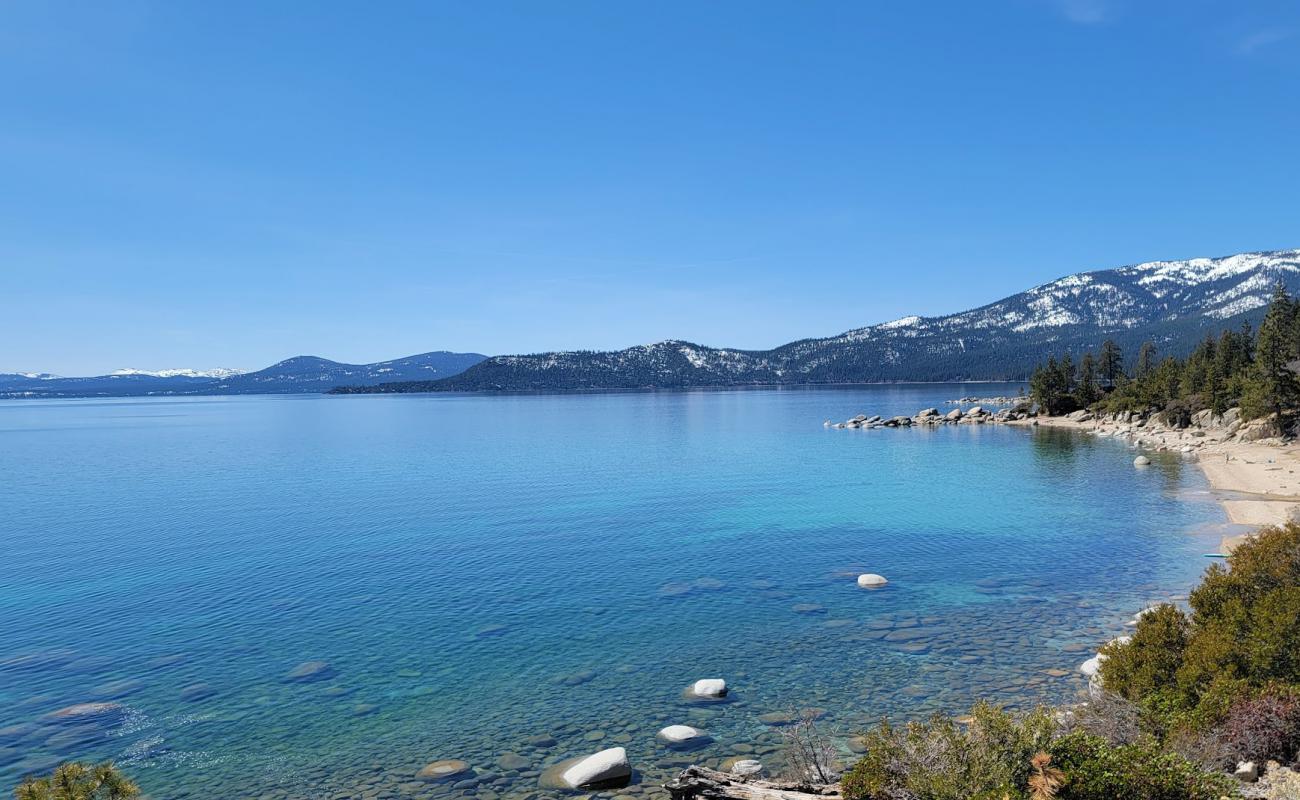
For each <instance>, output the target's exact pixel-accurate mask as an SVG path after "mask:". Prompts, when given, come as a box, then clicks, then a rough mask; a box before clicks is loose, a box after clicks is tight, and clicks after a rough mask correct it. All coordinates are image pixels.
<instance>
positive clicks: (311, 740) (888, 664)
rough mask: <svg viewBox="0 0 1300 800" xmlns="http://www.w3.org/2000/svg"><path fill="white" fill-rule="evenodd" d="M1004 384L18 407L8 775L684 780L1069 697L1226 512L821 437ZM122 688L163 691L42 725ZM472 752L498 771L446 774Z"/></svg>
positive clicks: (1144, 475) (119, 695)
mask: <svg viewBox="0 0 1300 800" xmlns="http://www.w3.org/2000/svg"><path fill="white" fill-rule="evenodd" d="M985 388H986V387H985ZM1003 389H1004V387H997V389H996V391H995V393H1002V392H1003ZM980 392H981V387H971V386H961V385H952V386H935V385H931V386H891V387H858V388H853V389H823V390H786V391H734V392H692V393H644V394H638V393H632V394H605V395H579V396H559V397H556V396H549V397H548V396H506V397H477V396H442V397H338V398H326V397H261V398H258V397H249V398H222V399H148V400H120V401H66V402H64V401H32V402H7V403H0V469H2V470H3V475H4V480H3V481H2V482H0V509H3V517H2V518H0V543H2V544H3V547H4V557H3V559H0V577H2V578H3V582H2V584H0V662H4V663H5V666H2V667H0V789H5V790H6V791H7V788H8V786H9V785H11V784H13V783H15V782H16V781H17V778H18V776H19V775H20V774H21V773H23V772H26V771H28V770H44V769H47V768H49V767H50V766H51V765H53V764H55V763H57V761H58V760H59V759H60V758H69V757H77V758H83V759H85V758H115V759H116V760H118V761H119V763H121V764H123V765H124V766H125V767H126V768H127V770H128V771H129V772H130V773H131V774H132V775H133V776H135V777H137V778H138V779H139V781H140V782H141V783H142V784H143V785H144V787H145V788H146V789H147V790H148V791H149V792H150V793H151V794H152V795H153V796H154V797H167V798H187V797H191V798H210V797H214V796H229V797H236V796H237V797H267V798H308V797H310V798H320V797H331V796H337V797H354V796H356V797H370V798H380V797H454V796H458V795H465V796H476V797H481V798H486V799H487V800H491V798H493V797H496V796H500V797H519V798H523V797H527V796H529V795H532V794H535V793H537V792H538V791H539V790H538V787H537V776H538V773H539V772H540V771H541V770H542V769H543V768H544V767H546V766H548V765H551V764H553V763H555V762H557V761H560V760H562V759H564V758H568V757H571V756H575V755H580V754H584V753H588V752H592V751H594V750H597V749H601V748H603V747H610V746H614V745H616V744H617V745H623V746H626V747H627V749H628V752H629V756H630V758H631V759H632V761H633V765H634V766H635V767H636V768H637V769H638V770H639V771H640V772H641V782H640V783H639V784H638V785H636V786H633V787H630V789H629V790H624V791H623V792H621V793H623V794H629V793H630V794H634V795H635V794H654V793H655V791H656V790H655V787H656V786H657V785H658V784H659V783H661V782H662V781H663V780H664V779H665V778H666V777H667V776H668V775H669V774H670V773H671V771H672V770H674V769H676V768H678V767H680V766H682V765H684V764H686V763H689V762H692V761H703V762H706V763H711V764H716V763H717V762H718V761H720V760H722V759H723V758H726V757H729V756H735V755H741V754H757V755H758V757H760V758H761V759H763V760H764V761H765V762H766V763H768V764H769V765H773V764H778V762H779V753H778V752H777V743H778V740H779V733H778V732H777V731H776V730H775V729H774V728H772V727H769V726H768V725H766V724H764V722H763V721H761V720H760V716H762V715H764V714H769V713H771V712H783V711H788V710H790V709H794V708H798V707H816V708H821V709H824V710H825V711H826V716H825V718H824V721H823V725H824V726H826V727H827V728H829V729H831V730H833V731H835V732H837V734H839V735H840V736H841V738H843V737H847V736H848V735H849V734H851V733H855V732H858V731H860V730H862V729H863V728H864V727H865V726H866V725H868V724H870V723H871V722H872V721H873V720H875V719H877V718H878V717H879V716H880V715H881V714H885V713H890V714H894V715H902V716H909V717H915V716H922V715H926V714H929V713H932V712H944V713H960V712H961V711H963V710H964V709H965V708H966V707H967V706H969V704H970V703H971V702H972V700H973V699H974V698H976V697H979V696H987V695H993V696H995V697H997V698H1000V699H1002V700H1003V701H1005V702H1008V703H1010V704H1013V705H1018V706H1028V705H1031V704H1033V703H1035V702H1038V701H1062V700H1067V699H1069V698H1071V697H1073V696H1074V695H1075V693H1076V692H1077V691H1078V690H1079V689H1080V688H1081V686H1082V684H1081V679H1080V678H1079V677H1077V673H1076V672H1075V667H1076V666H1077V664H1078V663H1079V662H1080V661H1082V660H1083V659H1084V658H1086V657H1087V656H1088V655H1090V653H1091V651H1092V649H1093V648H1095V646H1096V645H1097V644H1099V643H1100V642H1102V641H1105V640H1106V639H1107V638H1109V637H1111V636H1113V635H1115V634H1116V633H1118V632H1119V631H1120V630H1121V627H1122V623H1123V620H1124V619H1126V618H1127V617H1128V616H1130V615H1131V614H1132V612H1133V611H1134V610H1135V608H1137V607H1139V606H1141V605H1142V604H1144V603H1146V602H1149V601H1151V600H1157V599H1162V598H1167V597H1169V596H1171V595H1177V594H1179V593H1182V592H1184V591H1186V589H1187V587H1188V586H1189V585H1190V584H1191V583H1192V582H1193V581H1194V579H1195V577H1196V576H1197V574H1198V573H1199V571H1200V570H1201V569H1202V568H1203V567H1204V566H1205V563H1204V559H1202V558H1201V557H1200V554H1201V553H1203V552H1206V550H1207V549H1212V548H1210V545H1209V544H1207V541H1209V540H1210V538H1211V536H1212V534H1211V533H1209V532H1208V531H1211V530H1212V524H1213V523H1218V522H1221V521H1222V513H1221V512H1220V510H1219V508H1218V506H1217V505H1216V504H1214V503H1212V502H1208V500H1209V499H1211V498H1210V497H1209V496H1208V495H1200V496H1201V497H1202V498H1203V499H1206V500H1207V501H1206V502H1188V496H1189V494H1190V493H1195V492H1203V491H1204V489H1205V483H1204V481H1203V479H1202V478H1201V476H1200V474H1199V472H1198V471H1197V470H1195V469H1193V468H1189V467H1187V466H1184V465H1183V464H1181V463H1180V462H1178V461H1177V460H1168V461H1162V462H1160V463H1159V464H1158V465H1157V466H1158V468H1156V469H1150V470H1142V471H1138V470H1134V469H1133V468H1132V466H1131V458H1132V454H1131V452H1129V451H1128V450H1127V449H1126V448H1125V447H1124V445H1123V443H1121V442H1117V441H1113V440H1109V439H1106V440H1099V441H1094V440H1090V439H1088V438H1085V437H1080V436H1076V435H1073V434H1070V433H1067V432H1062V431H1054V430H1040V431H1035V430H1030V429H1023V428H1004V427H992V426H979V427H967V426H961V427H944V428H939V429H935V430H875V431H851V430H842V431H836V430H825V429H823V428H822V426H821V422H822V420H823V419H826V418H832V419H844V418H847V417H849V416H851V415H853V414H856V413H859V412H866V413H880V414H885V415H892V414H895V413H913V412H915V411H916V410H918V409H920V408H923V407H925V406H929V405H939V404H941V403H942V402H943V401H944V400H945V399H948V398H952V397H959V396H962V395H965V394H971V393H980ZM1194 530H1201V531H1202V533H1200V534H1196V533H1189V531H1194ZM1213 540H1214V541H1217V536H1214V539H1213ZM860 571H872V572H880V573H883V574H885V575H886V576H887V577H889V579H890V581H891V583H890V584H889V585H888V586H887V587H885V588H884V589H880V590H871V591H867V590H860V589H858V588H857V587H856V585H855V584H854V580H853V578H854V577H855V576H856V574H857V573H858V572H860ZM313 660H323V661H328V662H329V664H330V672H328V673H324V675H325V677H324V678H323V679H321V680H317V681H313V682H302V683H300V682H288V681H286V680H285V675H286V674H287V673H288V672H289V671H290V670H292V669H294V668H295V667H296V666H297V665H298V664H300V663H302V662H305V661H313ZM1061 670H1065V671H1067V673H1066V674H1064V675H1062V674H1059V671H1061ZM703 677H724V678H726V679H727V680H728V682H729V683H730V685H731V686H732V687H733V694H732V697H731V699H730V701H729V702H727V703H720V704H707V705H691V704H688V703H686V702H684V701H683V699H682V696H681V695H682V690H683V688H684V687H686V686H687V685H688V684H690V683H692V682H693V681H694V680H696V679H697V678H703ZM91 701H114V702H119V703H121V704H123V705H124V706H126V708H127V709H128V712H127V714H126V716H125V718H124V719H122V720H121V721H120V722H115V724H113V725H109V726H103V725H71V726H69V725H66V724H65V725H52V724H50V723H49V722H48V721H45V720H44V719H43V717H44V715H46V714H47V713H49V712H50V711H52V710H55V709H59V708H62V707H64V706H67V705H69V704H72V703H82V702H91ZM676 723H686V724H691V725H694V726H696V727H699V728H703V729H705V730H707V731H708V733H709V734H710V736H711V737H712V739H713V743H712V744H710V745H709V746H708V747H707V748H705V749H702V750H699V751H697V752H693V753H689V754H682V753H675V752H672V751H669V750H667V749H666V748H664V747H663V746H661V745H659V744H657V743H656V742H655V739H654V734H655V732H656V731H657V730H658V729H659V728H661V727H663V726H665V725H669V724H676ZM543 734H545V735H549V736H550V737H552V738H553V739H554V740H555V744H554V745H550V746H545V739H538V738H536V737H539V736H541V735H543ZM539 742H541V743H542V744H538V743H539ZM507 754H511V755H513V756H515V757H507V758H505V759H502V757H503V756H506V755H507ZM443 758H461V759H465V760H467V761H469V762H470V763H471V764H472V765H473V767H474V770H475V774H474V776H473V777H472V778H468V781H469V782H468V783H457V784H452V783H447V784H438V785H432V784H422V783H416V782H414V776H415V773H416V771H417V770H418V769H419V768H420V767H421V766H423V765H424V764H426V763H428V762H430V761H434V760H437V759H443ZM499 762H500V763H499ZM457 787H459V788H457ZM544 794H547V793H545V792H544Z"/></svg>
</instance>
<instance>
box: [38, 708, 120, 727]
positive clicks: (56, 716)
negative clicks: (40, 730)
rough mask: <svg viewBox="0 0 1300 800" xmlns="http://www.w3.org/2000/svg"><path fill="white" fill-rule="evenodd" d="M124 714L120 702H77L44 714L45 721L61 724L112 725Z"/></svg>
mask: <svg viewBox="0 0 1300 800" xmlns="http://www.w3.org/2000/svg"><path fill="white" fill-rule="evenodd" d="M125 716H126V706H124V705H122V704H121V703H78V704H76V705H72V706H65V707H63V708H60V709H59V710H57V711H51V712H50V713H48V714H46V715H45V717H44V719H45V721H46V722H53V723H58V724H61V725H113V724H115V723H118V722H121V721H122V718H123V717H125Z"/></svg>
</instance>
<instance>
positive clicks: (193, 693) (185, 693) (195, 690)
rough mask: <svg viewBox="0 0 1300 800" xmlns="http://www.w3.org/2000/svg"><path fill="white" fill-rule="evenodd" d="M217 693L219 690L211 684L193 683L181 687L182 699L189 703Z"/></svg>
mask: <svg viewBox="0 0 1300 800" xmlns="http://www.w3.org/2000/svg"><path fill="white" fill-rule="evenodd" d="M216 693H217V690H216V689H213V688H212V686H211V684H207V683H191V684H190V685H189V686H186V687H184V688H182V689H181V700H184V701H185V702H187V703H193V702H196V701H198V700H206V699H207V698H209V697H211V696H212V695H214V694H216Z"/></svg>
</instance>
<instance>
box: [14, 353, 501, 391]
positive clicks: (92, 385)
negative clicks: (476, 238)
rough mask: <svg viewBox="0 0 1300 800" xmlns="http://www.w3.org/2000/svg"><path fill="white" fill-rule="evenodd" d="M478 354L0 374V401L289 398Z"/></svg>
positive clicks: (419, 376)
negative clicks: (242, 368)
mask: <svg viewBox="0 0 1300 800" xmlns="http://www.w3.org/2000/svg"><path fill="white" fill-rule="evenodd" d="M484 358H486V356H482V355H479V354H478V353H450V352H447V351H443V350H440V351H437V352H433V353H422V354H420V355H416V356H409V357H407V358H399V359H395V360H393V361H380V362H377V363H375V364H342V363H339V362H337V361H330V360H328V359H324V358H317V357H316V356H296V357H294V358H289V359H285V360H284V361H281V362H279V363H277V364H272V365H271V366H269V367H267V368H266V369H262V370H258V371H257V372H246V373H239V372H236V371H234V370H212V371H208V372H201V371H197V370H163V371H161V372H143V371H140V370H118V371H116V372H114V373H111V374H109V375H99V376H95V377H90V378H61V377H57V376H54V375H44V374H41V375H13V374H10V375H5V374H0V397H129V396H136V395H212V394H291V393H300V392H326V391H329V390H330V389H332V388H334V387H336V386H341V385H344V384H347V385H354V386H366V385H371V384H375V383H380V382H384V381H427V380H436V379H438V378H445V377H448V376H451V375H455V374H456V373H458V372H461V371H462V370H465V369H468V368H469V367H472V366H473V365H475V364H477V363H479V362H480V361H482V360H483V359H484Z"/></svg>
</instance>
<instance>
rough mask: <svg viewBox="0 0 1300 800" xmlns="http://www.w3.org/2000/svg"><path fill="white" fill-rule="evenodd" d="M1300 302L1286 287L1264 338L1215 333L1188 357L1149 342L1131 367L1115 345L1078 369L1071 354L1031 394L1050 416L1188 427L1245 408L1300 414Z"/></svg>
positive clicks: (1035, 381)
mask: <svg viewBox="0 0 1300 800" xmlns="http://www.w3.org/2000/svg"><path fill="white" fill-rule="evenodd" d="M1297 365H1300V301H1297V299H1296V298H1293V297H1292V296H1291V295H1290V294H1289V293H1288V292H1287V291H1286V287H1285V286H1283V285H1282V284H1281V283H1280V282H1279V283H1278V285H1277V286H1276V288H1275V289H1274V291H1273V297H1272V300H1271V301H1270V303H1269V305H1268V309H1267V311H1266V312H1265V314H1264V318H1263V320H1262V321H1261V322H1260V325H1259V329H1258V330H1257V331H1256V330H1254V329H1253V328H1252V326H1251V325H1250V324H1249V323H1243V324H1242V326H1241V328H1240V329H1238V330H1224V331H1222V332H1221V333H1219V335H1218V336H1215V335H1214V334H1208V335H1207V336H1206V337H1205V338H1204V339H1203V340H1202V341H1201V342H1200V343H1199V344H1197V345H1196V347H1195V348H1193V350H1192V351H1191V353H1190V354H1188V356H1187V357H1186V358H1176V357H1174V356H1164V357H1161V356H1160V355H1159V354H1158V352H1157V350H1156V346H1155V344H1154V343H1153V342H1146V343H1144V344H1143V345H1142V346H1141V347H1140V348H1139V350H1138V352H1137V356H1136V358H1135V359H1133V360H1132V362H1131V363H1130V362H1129V361H1127V360H1126V356H1125V354H1124V352H1123V350H1122V349H1121V348H1120V346H1119V345H1118V344H1116V343H1115V342H1114V341H1113V340H1109V339H1108V340H1106V341H1105V342H1104V343H1103V344H1102V345H1101V348H1100V351H1099V352H1098V353H1096V354H1094V353H1093V352H1091V351H1089V352H1086V353H1084V354H1083V356H1082V357H1081V358H1080V359H1079V361H1078V363H1077V364H1076V363H1075V361H1074V359H1073V357H1072V356H1071V355H1070V354H1069V353H1065V354H1063V355H1061V356H1060V357H1057V356H1052V357H1049V358H1048V359H1047V362H1046V363H1040V364H1039V365H1038V366H1037V367H1036V368H1035V369H1034V371H1033V374H1032V375H1031V376H1030V379H1029V393H1030V396H1031V398H1032V399H1033V401H1034V402H1035V403H1037V404H1038V408H1039V410H1040V411H1041V412H1042V413H1044V414H1047V415H1049V416H1056V415H1059V414H1068V413H1070V412H1071V411H1075V410H1078V409H1081V408H1091V409H1094V410H1096V411H1100V412H1103V413H1118V412H1124V411H1136V412H1143V413H1145V412H1160V413H1161V414H1163V415H1164V417H1165V419H1166V421H1168V422H1171V423H1174V424H1181V425H1186V424H1188V423H1189V422H1190V417H1191V415H1192V414H1194V413H1196V412H1198V411H1202V410H1205V409H1209V410H1211V411H1212V412H1213V413H1215V414H1222V413H1223V412H1225V411H1227V410H1228V409H1229V408H1232V407H1240V408H1241V413H1242V417H1243V418H1245V419H1254V418H1257V417H1263V416H1267V415H1269V414H1277V415H1279V416H1282V415H1285V414H1289V413H1292V412H1294V411H1296V410H1297V408H1300V379H1298V378H1297V374H1296V371H1295V369H1296V367H1297Z"/></svg>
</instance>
